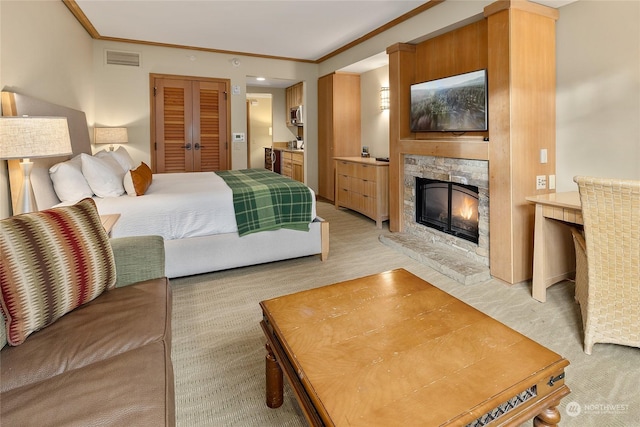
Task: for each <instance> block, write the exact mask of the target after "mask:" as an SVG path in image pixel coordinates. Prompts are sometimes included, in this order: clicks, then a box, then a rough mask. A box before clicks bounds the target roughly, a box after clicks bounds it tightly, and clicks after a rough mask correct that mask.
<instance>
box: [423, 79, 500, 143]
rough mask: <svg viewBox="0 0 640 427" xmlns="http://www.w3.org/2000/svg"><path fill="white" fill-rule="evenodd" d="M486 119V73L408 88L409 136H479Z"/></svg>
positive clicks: (434, 81)
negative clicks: (455, 134)
mask: <svg viewBox="0 0 640 427" xmlns="http://www.w3.org/2000/svg"><path fill="white" fill-rule="evenodd" d="M487 118H488V115H487V70H478V71H472V72H469V73H464V74H458V75H455V76H450V77H445V78H442V79H436V80H429V81H426V82H422V83H414V84H412V85H411V132H481V131H486V130H488V121H487Z"/></svg>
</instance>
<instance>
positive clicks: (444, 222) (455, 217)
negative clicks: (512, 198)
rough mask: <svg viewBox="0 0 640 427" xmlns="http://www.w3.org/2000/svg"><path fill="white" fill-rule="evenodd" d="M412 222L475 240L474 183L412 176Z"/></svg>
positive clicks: (475, 191) (475, 203) (476, 192)
mask: <svg viewBox="0 0 640 427" xmlns="http://www.w3.org/2000/svg"><path fill="white" fill-rule="evenodd" d="M416 222H418V223H419V224H422V225H425V226H427V227H431V228H434V229H436V230H440V231H442V232H444V233H447V234H452V235H454V236H456V237H459V238H461V239H465V240H468V241H470V242H473V243H476V244H477V243H478V187H474V186H472V185H466V184H459V183H455V182H450V181H440V180H435V179H428V178H420V177H416Z"/></svg>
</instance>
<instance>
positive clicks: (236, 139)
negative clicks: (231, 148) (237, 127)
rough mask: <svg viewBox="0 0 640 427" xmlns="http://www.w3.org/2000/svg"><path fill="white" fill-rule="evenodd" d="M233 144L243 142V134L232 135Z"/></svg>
mask: <svg viewBox="0 0 640 427" xmlns="http://www.w3.org/2000/svg"><path fill="white" fill-rule="evenodd" d="M232 139H233V142H244V132H240V133H234V134H233V138H232Z"/></svg>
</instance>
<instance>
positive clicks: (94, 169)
mask: <svg viewBox="0 0 640 427" xmlns="http://www.w3.org/2000/svg"><path fill="white" fill-rule="evenodd" d="M99 154H100V153H98V154H96V155H95V156H90V155H88V154H84V153H82V154H80V156H81V158H82V174H83V175H84V177H85V178H86V180H87V182H88V183H89V187H91V189H92V190H93V192H94V194H95V195H96V196H98V197H119V196H122V195H123V194H124V187H123V185H122V178H123V177H124V170H122V167H121V166H120V165H119V164H118V162H117V161H116V160H115V159H114V158H113V157H112V156H110V155H109V154H104V155H99Z"/></svg>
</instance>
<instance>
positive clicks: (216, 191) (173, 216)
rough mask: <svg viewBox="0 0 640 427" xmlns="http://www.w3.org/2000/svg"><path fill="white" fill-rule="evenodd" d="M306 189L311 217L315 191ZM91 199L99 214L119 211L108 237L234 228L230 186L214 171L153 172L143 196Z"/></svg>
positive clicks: (173, 234) (205, 232) (170, 236)
mask: <svg viewBox="0 0 640 427" xmlns="http://www.w3.org/2000/svg"><path fill="white" fill-rule="evenodd" d="M309 190H310V191H311V192H312V200H313V205H312V212H311V217H312V218H315V217H316V204H315V194H314V193H313V190H311V189H309ZM94 200H95V201H96V205H97V206H98V211H99V212H100V214H101V215H106V214H116V213H117V214H120V215H121V216H120V219H119V220H118V222H117V223H116V225H115V226H114V227H113V229H112V231H111V236H112V237H125V236H140V235H148V234H151V235H160V236H162V237H164V238H165V239H166V240H174V239H184V238H188V237H198V236H208V235H213V234H224V233H237V231H238V227H237V225H236V218H235V214H234V210H233V194H232V192H231V189H230V188H229V187H228V186H227V184H226V183H225V182H224V180H223V179H222V178H220V177H219V176H218V175H216V174H215V173H214V172H191V173H171V174H155V175H153V181H152V183H151V186H149V189H148V190H147V192H146V193H145V194H144V196H139V197H131V196H127V195H124V196H120V197H107V198H99V197H95V198H94Z"/></svg>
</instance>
